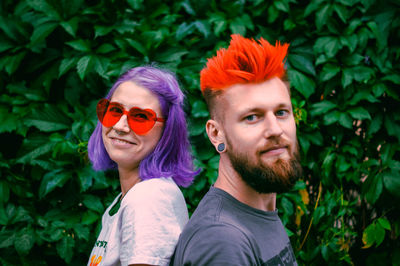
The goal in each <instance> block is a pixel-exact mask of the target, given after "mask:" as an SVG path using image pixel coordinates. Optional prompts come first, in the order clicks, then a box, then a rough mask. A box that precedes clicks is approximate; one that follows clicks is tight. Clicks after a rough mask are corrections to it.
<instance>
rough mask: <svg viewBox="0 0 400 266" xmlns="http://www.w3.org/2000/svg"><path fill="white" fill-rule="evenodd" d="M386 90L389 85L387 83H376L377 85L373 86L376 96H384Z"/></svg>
mask: <svg viewBox="0 0 400 266" xmlns="http://www.w3.org/2000/svg"><path fill="white" fill-rule="evenodd" d="M386 90H387V87H386V85H385V84H383V83H378V84H375V85H374V86H373V87H372V91H373V93H374V95H375V97H380V96H382V94H383V93H384V92H385V91H386Z"/></svg>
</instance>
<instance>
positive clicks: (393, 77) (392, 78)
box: [382, 74, 400, 85]
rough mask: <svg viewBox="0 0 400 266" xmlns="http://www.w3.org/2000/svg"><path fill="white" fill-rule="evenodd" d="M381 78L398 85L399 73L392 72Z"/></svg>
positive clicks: (399, 81) (399, 82) (399, 83)
mask: <svg viewBox="0 0 400 266" xmlns="http://www.w3.org/2000/svg"><path fill="white" fill-rule="evenodd" d="M382 80H389V81H391V82H393V83H394V84H397V85H400V75H396V74H392V75H387V76H384V77H383V79H382Z"/></svg>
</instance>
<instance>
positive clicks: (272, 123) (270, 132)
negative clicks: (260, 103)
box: [264, 114, 283, 138]
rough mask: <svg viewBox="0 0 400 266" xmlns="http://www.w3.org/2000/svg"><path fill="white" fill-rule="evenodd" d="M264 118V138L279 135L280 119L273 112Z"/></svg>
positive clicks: (281, 130)
mask: <svg viewBox="0 0 400 266" xmlns="http://www.w3.org/2000/svg"><path fill="white" fill-rule="evenodd" d="M265 120H266V123H265V134H264V135H265V137H266V138H274V137H280V136H281V135H282V134H283V129H282V126H281V124H280V121H279V119H278V118H277V117H276V116H275V115H274V114H269V115H267V116H266V119H265Z"/></svg>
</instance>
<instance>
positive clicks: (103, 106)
mask: <svg viewBox="0 0 400 266" xmlns="http://www.w3.org/2000/svg"><path fill="white" fill-rule="evenodd" d="M109 103H110V102H109V101H108V100H107V99H101V100H100V101H99V102H98V103H97V106H96V113H97V118H98V119H99V121H100V122H101V123H103V118H104V116H105V114H106V112H107V108H108V104H109Z"/></svg>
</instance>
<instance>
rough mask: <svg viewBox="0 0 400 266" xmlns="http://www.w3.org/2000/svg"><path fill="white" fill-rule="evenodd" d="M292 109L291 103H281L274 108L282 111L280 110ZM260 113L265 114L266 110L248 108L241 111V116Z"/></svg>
mask: <svg viewBox="0 0 400 266" xmlns="http://www.w3.org/2000/svg"><path fill="white" fill-rule="evenodd" d="M289 107H291V104H289V103H280V104H278V105H276V106H274V109H280V108H289ZM252 112H254V113H258V112H265V108H261V107H247V108H244V109H243V110H239V113H240V114H245V113H252Z"/></svg>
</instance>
